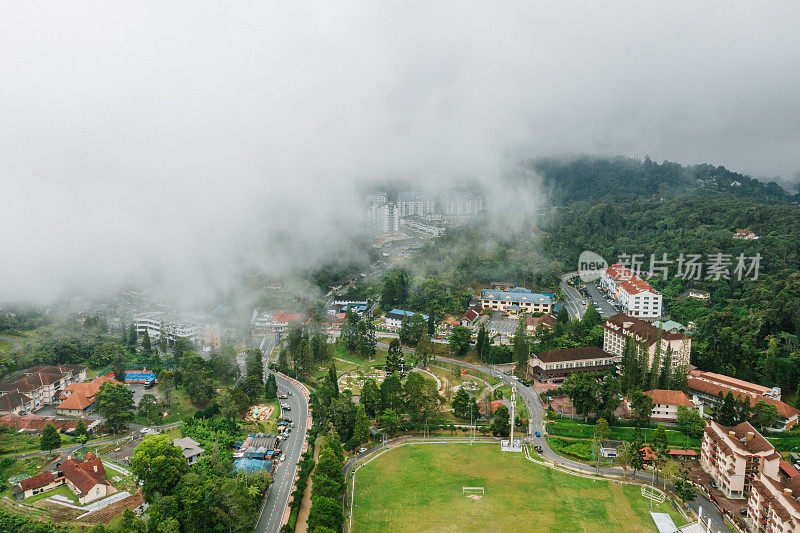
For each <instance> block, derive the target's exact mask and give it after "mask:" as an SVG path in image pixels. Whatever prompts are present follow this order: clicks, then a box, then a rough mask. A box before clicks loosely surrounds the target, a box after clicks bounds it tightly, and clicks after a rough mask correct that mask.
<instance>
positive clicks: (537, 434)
mask: <svg viewBox="0 0 800 533" xmlns="http://www.w3.org/2000/svg"><path fill="white" fill-rule="evenodd" d="M534 435H536V436H537V437H541V436H542V434H541V433H539V432H538V431H537V432H536V433H534Z"/></svg>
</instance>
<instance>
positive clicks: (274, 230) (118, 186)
mask: <svg viewBox="0 0 800 533" xmlns="http://www.w3.org/2000/svg"><path fill="white" fill-rule="evenodd" d="M289 4H290V3H285V2H235V3H230V2H225V3H223V2H217V3H211V2H196V1H191V2H135V3H134V2H96V3H90V2H81V3H52V2H48V3H45V2H5V3H4V5H3V9H2V13H3V16H2V17H0V73H1V74H0V75H1V76H2V79H0V185H1V187H0V191H2V199H3V201H2V204H0V253H2V256H0V301H2V300H7V299H29V300H33V301H38V302H47V301H50V300H52V299H53V298H55V297H57V296H59V295H62V294H64V292H65V291H90V292H93V293H94V292H102V291H106V290H114V289H116V288H119V287H120V286H122V285H125V284H131V283H134V284H135V283H151V282H157V283H159V284H163V285H164V286H168V287H171V288H173V289H174V290H175V291H177V292H184V293H193V294H197V293H203V292H205V291H210V290H214V289H216V288H219V287H225V286H226V285H228V284H231V283H234V282H235V280H236V278H237V275H238V274H239V273H241V272H242V271H245V270H249V269H251V268H258V269H260V270H262V271H265V272H271V273H275V275H281V274H282V273H283V272H286V271H287V270H290V269H292V268H295V267H297V266H305V265H308V264H317V263H319V262H320V261H321V260H324V259H326V258H329V257H341V256H342V255H345V254H347V253H348V251H347V243H348V242H349V238H350V236H351V235H353V234H354V232H357V231H358V230H359V217H360V212H359V209H358V198H359V193H358V192H357V191H358V185H359V184H360V183H363V182H365V181H370V180H376V179H380V180H383V179H396V180H404V179H408V180H412V181H414V182H416V183H426V184H433V185H435V186H436V187H437V188H439V189H446V188H447V187H448V185H449V184H450V183H456V182H458V181H459V180H462V179H465V178H466V179H475V180H479V181H481V182H483V183H489V184H491V183H494V182H495V181H496V180H497V179H498V178H499V177H500V176H502V175H503V173H504V172H506V171H507V170H508V169H509V168H510V167H511V166H513V164H514V162H515V161H516V160H517V159H518V158H520V157H529V156H537V155H552V154H571V153H590V154H608V155H616V154H622V155H629V156H644V155H645V154H648V155H649V156H650V157H651V158H653V159H654V160H657V161H661V160H663V159H670V160H674V161H678V162H681V163H696V162H709V163H713V164H724V165H725V166H726V167H728V168H731V169H733V170H738V171H742V172H746V173H751V174H753V175H754V176H770V177H771V176H776V175H783V176H786V177H789V176H792V175H794V174H795V173H796V172H797V171H798V169H800V149H798V147H800V132H799V131H798V124H800V105H799V104H800V70H798V68H797V65H798V64H800V46H799V45H800V37H799V36H798V35H800V34H798V32H797V28H796V22H797V20H798V18H799V16H800V6H798V5H797V4H793V3H783V4H780V3H772V4H763V3H760V4H754V3H744V2H742V3H731V2H717V3H697V2H686V3H683V4H681V5H677V6H676V5H675V4H674V3H671V4H663V5H661V6H659V7H653V6H649V5H648V6H646V5H643V4H642V3H639V2H630V3H621V2H617V3H613V4H612V3H609V4H610V5H607V6H600V5H598V3H593V2H592V3H590V2H587V3H575V2H570V3H559V4H550V5H549V6H547V7H541V6H532V5H529V4H527V3H525V4H523V3H519V4H512V3H492V2H489V3H487V2H474V3H469V2H452V3H447V2H437V3H429V2H419V3H411V2H397V3H390V2H361V3H353V2H344V3H340V2H336V3H330V2H319V3H313V2H312V3H302V4H296V3H291V5H289ZM543 201H544V199H543ZM532 203H535V202H532ZM276 235H281V236H282V237H281V238H280V239H276Z"/></svg>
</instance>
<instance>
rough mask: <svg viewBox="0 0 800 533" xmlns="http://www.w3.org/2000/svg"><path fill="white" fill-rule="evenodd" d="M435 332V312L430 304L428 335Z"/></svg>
mask: <svg viewBox="0 0 800 533" xmlns="http://www.w3.org/2000/svg"><path fill="white" fill-rule="evenodd" d="M435 334H436V312H435V310H434V309H433V306H431V308H430V311H428V337H433V336H434V335H435Z"/></svg>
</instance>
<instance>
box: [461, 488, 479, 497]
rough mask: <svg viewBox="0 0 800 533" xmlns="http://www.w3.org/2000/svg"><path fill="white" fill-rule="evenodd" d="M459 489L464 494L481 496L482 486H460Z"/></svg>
mask: <svg viewBox="0 0 800 533" xmlns="http://www.w3.org/2000/svg"><path fill="white" fill-rule="evenodd" d="M461 491H462V492H461V493H462V494H463V495H464V496H483V487H462V488H461Z"/></svg>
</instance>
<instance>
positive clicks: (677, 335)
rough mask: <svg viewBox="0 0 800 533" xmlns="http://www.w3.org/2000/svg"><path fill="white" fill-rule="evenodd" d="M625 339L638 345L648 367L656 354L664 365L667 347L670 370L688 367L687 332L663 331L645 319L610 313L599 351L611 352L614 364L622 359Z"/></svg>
mask: <svg viewBox="0 0 800 533" xmlns="http://www.w3.org/2000/svg"><path fill="white" fill-rule="evenodd" d="M628 342H633V343H634V344H635V345H636V346H638V349H639V350H640V353H643V352H644V353H646V354H647V365H648V368H650V367H651V366H652V365H653V361H654V360H655V358H656V354H658V355H659V359H660V361H661V364H662V365H664V364H667V361H666V360H667V355H668V352H669V351H670V350H669V349H670V348H671V352H672V361H671V363H672V368H673V371H674V370H677V369H678V368H686V367H688V366H689V354H690V352H691V349H692V338H691V336H690V335H689V334H688V333H685V332H669V331H664V330H662V329H659V328H657V327H656V326H654V325H653V324H650V323H649V322H645V321H644V320H641V319H639V318H636V317H633V316H628V315H625V314H623V313H618V314H616V315H613V316H611V317H609V318H608V319H607V320H606V321H605V322H603V350H605V351H607V352H608V353H611V354H614V356H615V359H616V361H617V364H618V365H619V364H620V363H621V362H622V355H623V353H624V351H625V345H626V344H627V343H628ZM642 351H643V352H642Z"/></svg>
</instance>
